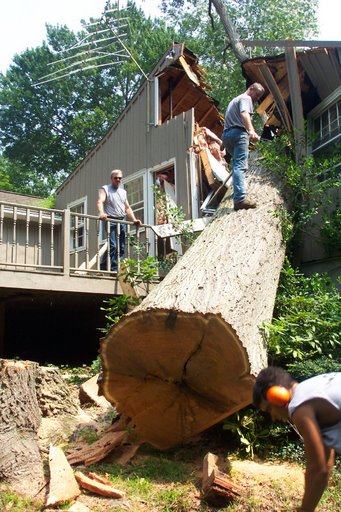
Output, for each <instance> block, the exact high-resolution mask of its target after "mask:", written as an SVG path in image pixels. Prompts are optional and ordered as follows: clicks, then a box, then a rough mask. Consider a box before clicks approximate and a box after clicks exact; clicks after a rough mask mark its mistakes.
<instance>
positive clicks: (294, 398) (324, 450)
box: [253, 366, 341, 512]
mask: <svg viewBox="0 0 341 512" xmlns="http://www.w3.org/2000/svg"><path fill="white" fill-rule="evenodd" d="M253 403H254V405H255V406H256V407H258V408H260V409H261V410H262V411H265V412H268V413H269V414H270V415H271V419H272V420H273V421H290V422H291V423H292V424H293V426H294V427H296V428H297V430H298V432H299V434H300V435H301V436H302V439H303V442H304V448H305V453H306V473H305V488H304V495H303V500H302V505H301V507H300V508H298V509H297V510H299V511H301V512H312V511H314V510H315V509H316V506H317V504H318V502H319V501H320V498H321V496H322V494H323V491H324V490H325V488H326V486H327V484H328V479H329V476H330V473H331V470H332V467H333V464H334V456H335V452H337V453H339V454H341V372H339V373H325V374H322V375H317V376H316V377H312V378H311V379H307V380H305V381H303V382H300V383H298V382H296V381H295V380H294V379H293V378H292V377H291V376H290V375H289V373H287V372H286V371H285V370H283V369H282V368H277V367H274V366H269V367H268V368H265V369H264V370H262V371H261V372H260V374H259V375H258V377H257V379H256V382H255V385H254V388H253Z"/></svg>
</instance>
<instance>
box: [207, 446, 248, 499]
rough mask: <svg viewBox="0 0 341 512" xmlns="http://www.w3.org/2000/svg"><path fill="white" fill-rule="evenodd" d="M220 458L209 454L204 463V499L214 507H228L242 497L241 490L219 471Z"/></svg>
mask: <svg viewBox="0 0 341 512" xmlns="http://www.w3.org/2000/svg"><path fill="white" fill-rule="evenodd" d="M217 463H218V457H217V455H214V454H213V453H207V454H206V455H205V458H204V462H203V477H202V499H203V500H205V501H207V502H208V503H210V504H211V505H213V506H216V507H220V506H224V505H227V504H228V503H230V502H231V501H233V500H234V499H235V498H236V497H238V496H240V488H239V486H237V485H236V484H234V483H233V482H232V480H231V478H230V477H229V476H228V475H226V474H225V473H223V472H222V471H220V470H219V468H218V465H217Z"/></svg>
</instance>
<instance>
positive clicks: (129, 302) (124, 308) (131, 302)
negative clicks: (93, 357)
mask: <svg viewBox="0 0 341 512" xmlns="http://www.w3.org/2000/svg"><path fill="white" fill-rule="evenodd" d="M138 303H139V299H135V298H134V297H131V296H130V295H117V296H115V297H111V298H110V299H108V300H105V301H103V304H104V306H103V307H102V308H101V309H102V311H105V318H106V320H107V323H106V325H105V327H101V328H99V330H100V331H101V332H102V333H103V334H107V333H108V332H109V329H110V327H111V326H112V325H114V324H117V322H119V320H120V319H121V318H122V316H123V315H125V314H126V313H128V311H129V309H130V308H132V307H134V306H136V305H137V304H138ZM93 364H94V363H93Z"/></svg>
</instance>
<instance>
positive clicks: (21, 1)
mask: <svg viewBox="0 0 341 512" xmlns="http://www.w3.org/2000/svg"><path fill="white" fill-rule="evenodd" d="M120 3H121V5H122V6H124V0H120ZM136 3H137V4H138V5H139V6H141V7H142V8H143V9H144V11H145V13H146V14H147V15H150V16H155V15H157V14H158V8H157V5H158V3H159V2H158V0H136ZM104 5H105V0H0V71H2V72H5V71H6V69H7V68H8V66H9V65H10V63H11V61H12V58H13V56H14V55H15V54H16V53H20V52H22V51H24V50H25V49H26V48H32V47H35V46H39V45H40V44H41V43H42V41H43V40H44V39H45V36H46V30H45V23H50V24H53V25H56V24H57V23H59V24H66V25H67V26H68V27H70V28H71V29H72V30H77V29H79V28H80V20H81V19H82V18H83V19H85V20H87V19H88V18H89V17H90V16H94V17H97V16H99V15H100V14H101V13H102V12H103V8H104ZM340 19H341V1H340V0H320V9H319V26H320V35H319V39H321V40H335V41H339V40H340V39H341V28H340V27H341V24H340Z"/></svg>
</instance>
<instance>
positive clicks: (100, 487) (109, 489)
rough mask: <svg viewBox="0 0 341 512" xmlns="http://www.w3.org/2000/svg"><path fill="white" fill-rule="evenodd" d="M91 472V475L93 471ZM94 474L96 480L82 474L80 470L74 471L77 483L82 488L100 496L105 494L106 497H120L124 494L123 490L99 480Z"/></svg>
mask: <svg viewBox="0 0 341 512" xmlns="http://www.w3.org/2000/svg"><path fill="white" fill-rule="evenodd" d="M91 474H92V475H93V473H91ZM96 476H97V480H94V479H93V478H90V476H89V475H84V474H83V473H81V472H80V471H76V473H75V477H76V479H77V482H78V483H79V485H80V486H81V487H83V488H84V489H87V490H88V491H91V492H93V493H95V494H100V495H101V496H105V497H107V498H117V499H120V498H123V497H124V496H125V493H124V492H122V491H119V490H118V489H115V488H114V487H113V486H112V485H111V484H104V483H102V482H99V481H98V477H99V475H96ZM100 478H101V477H100Z"/></svg>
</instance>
